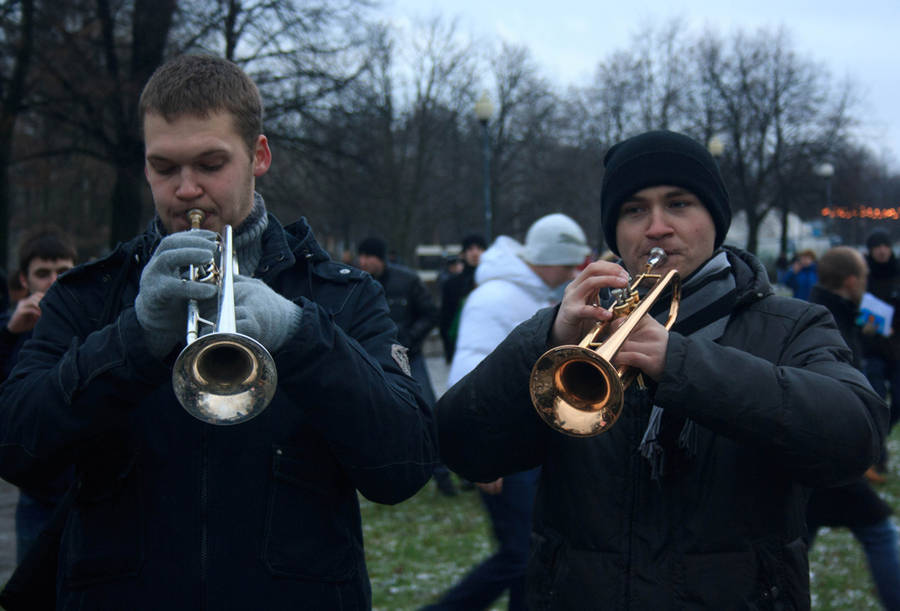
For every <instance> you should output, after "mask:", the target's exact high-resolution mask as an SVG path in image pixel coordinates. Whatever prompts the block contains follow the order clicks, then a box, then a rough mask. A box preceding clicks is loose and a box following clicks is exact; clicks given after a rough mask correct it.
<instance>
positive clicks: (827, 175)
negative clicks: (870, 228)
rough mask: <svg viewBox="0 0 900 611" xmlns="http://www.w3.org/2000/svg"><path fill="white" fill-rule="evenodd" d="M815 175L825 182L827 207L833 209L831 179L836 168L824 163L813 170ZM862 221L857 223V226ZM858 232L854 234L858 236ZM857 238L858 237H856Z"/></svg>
mask: <svg viewBox="0 0 900 611" xmlns="http://www.w3.org/2000/svg"><path fill="white" fill-rule="evenodd" d="M813 173H815V175H816V176H818V177H819V178H821V179H823V180H824V181H825V206H826V207H827V208H829V209H830V208H831V177H832V176H834V166H833V165H832V164H830V163H828V162H827V161H826V162H823V163H820V164H819V165H817V166H816V167H814V168H813ZM861 222H862V220H859V221H857V226H858V225H859V223H861ZM856 233H857V232H854V234H856ZM854 237H856V236H854Z"/></svg>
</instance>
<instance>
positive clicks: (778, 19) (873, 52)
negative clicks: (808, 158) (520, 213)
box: [383, 0, 900, 171]
mask: <svg viewBox="0 0 900 611" xmlns="http://www.w3.org/2000/svg"><path fill="white" fill-rule="evenodd" d="M383 2H384V8H383V11H384V13H385V15H387V16H390V17H391V18H392V19H396V20H400V21H401V22H402V21H404V20H413V19H415V18H419V17H429V16H432V15H434V14H441V15H444V16H445V17H448V18H451V17H456V18H458V19H459V25H460V29H461V30H462V31H463V32H466V33H470V34H472V35H474V36H479V37H485V38H486V39H487V40H505V41H509V42H513V43H516V44H521V45H524V46H526V47H528V48H529V49H530V50H531V52H532V54H533V56H534V58H535V60H536V61H537V62H538V63H539V65H541V66H542V68H543V70H544V75H545V76H546V77H548V78H550V79H551V80H554V81H555V82H557V83H558V84H559V85H561V86H563V87H564V86H566V85H582V84H585V83H587V82H588V81H589V80H590V77H591V75H592V74H593V72H594V68H595V67H596V65H597V63H598V62H599V61H600V60H602V59H604V58H606V57H607V56H608V55H609V53H610V52H612V51H614V50H618V49H624V48H626V46H627V44H628V43H629V41H630V40H631V39H632V36H633V35H634V34H635V33H636V32H637V31H640V30H642V29H643V27H642V26H644V25H646V24H648V23H651V24H655V25H656V26H661V25H664V24H665V23H666V22H668V21H669V20H670V19H672V18H675V17H678V18H681V19H683V20H684V21H685V23H686V24H687V27H688V28H689V30H690V32H691V34H696V33H699V32H701V31H702V30H703V29H704V28H705V27H707V26H708V27H711V28H713V29H715V30H716V31H718V32H719V33H721V34H723V35H728V34H730V33H733V32H734V31H735V30H737V29H743V30H745V31H748V32H752V31H754V30H756V29H758V28H760V27H764V26H765V27H772V28H774V27H777V26H785V27H786V29H787V31H788V32H789V34H790V35H791V39H792V41H793V45H794V49H795V51H797V52H798V54H799V55H800V56H801V57H803V58H805V59H810V60H813V61H816V62H820V63H822V64H824V65H825V66H826V67H827V68H828V70H829V71H830V72H831V74H832V76H833V77H834V82H835V83H837V82H838V81H840V80H843V79H844V78H846V77H850V78H852V79H853V82H854V83H855V84H856V87H857V90H858V92H859V94H860V97H861V98H862V100H863V101H862V103H861V105H860V106H859V107H858V108H857V109H856V112H855V114H856V116H857V117H859V118H860V119H861V120H862V121H863V125H862V126H861V127H860V129H859V130H858V137H859V139H860V140H861V141H863V142H865V143H866V144H867V145H868V146H869V147H870V148H871V149H872V150H873V151H875V153H876V154H878V155H880V156H882V158H883V159H885V161H887V162H888V163H889V164H890V166H891V168H892V169H893V170H895V171H900V0H852V1H851V0H841V1H838V0H817V1H815V2H813V1H810V0H732V1H730V2H729V1H727V0H726V1H721V0H620V1H618V2H598V1H597V0H584V1H581V0H383Z"/></svg>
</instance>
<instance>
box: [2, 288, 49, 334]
mask: <svg viewBox="0 0 900 611" xmlns="http://www.w3.org/2000/svg"><path fill="white" fill-rule="evenodd" d="M43 298H44V293H41V292H37V293H32V294H31V295H29V296H28V297H26V298H25V299H20V300H19V302H18V303H16V309H15V310H13V313H12V316H11V317H10V319H9V322H8V323H6V328H7V329H8V330H9V332H10V333H15V334H16V335H19V334H21V333H27V332H28V331H31V330H32V329H34V326H35V325H36V324H37V321H38V319H39V318H40V317H41V306H40V303H41V299H43Z"/></svg>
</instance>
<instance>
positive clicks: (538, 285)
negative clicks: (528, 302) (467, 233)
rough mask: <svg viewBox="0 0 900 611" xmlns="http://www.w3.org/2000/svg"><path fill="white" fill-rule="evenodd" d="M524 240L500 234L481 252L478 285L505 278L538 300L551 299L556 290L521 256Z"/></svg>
mask: <svg viewBox="0 0 900 611" xmlns="http://www.w3.org/2000/svg"><path fill="white" fill-rule="evenodd" d="M522 248H523V246H522V244H520V243H519V242H517V241H516V240H514V239H512V238H511V237H509V236H505V235H502V236H499V237H498V238H497V239H496V240H494V243H493V244H491V247H490V248H488V249H487V250H486V251H484V253H482V255H481V260H480V261H479V263H478V268H477V269H476V270H475V285H476V286H482V285H484V284H487V283H488V282H492V281H495V280H502V281H504V282H509V283H511V284H514V285H515V286H517V287H519V288H520V289H521V290H522V291H524V292H525V293H527V294H528V295H529V297H531V298H533V299H534V300H535V301H536V302H548V303H549V302H551V301H553V300H554V299H553V298H554V295H555V294H556V290H554V289H552V288H551V287H549V286H547V285H546V284H545V283H544V281H543V280H541V278H540V276H538V275H537V274H536V273H534V271H532V269H531V268H530V267H529V266H528V264H527V263H525V261H523V260H522V258H521V257H520V256H519V254H520V253H521V252H522Z"/></svg>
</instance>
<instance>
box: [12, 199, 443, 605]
mask: <svg viewBox="0 0 900 611" xmlns="http://www.w3.org/2000/svg"><path fill="white" fill-rule="evenodd" d="M154 247H155V244H154V243H153V239H152V237H151V236H150V235H146V234H145V235H143V236H141V237H139V238H137V239H135V240H133V241H132V242H130V243H128V244H127V245H125V246H122V247H120V248H119V249H118V250H116V251H115V252H114V253H113V254H112V255H111V256H109V257H108V258H106V259H104V260H102V261H99V262H97V263H93V264H90V265H86V266H83V267H81V268H79V269H76V270H74V271H72V272H71V273H69V274H68V275H66V276H64V277H62V278H60V280H59V281H58V282H57V283H56V284H54V286H53V288H52V289H51V290H50V291H49V292H48V293H47V295H46V297H45V298H44V301H43V302H42V304H41V308H42V310H43V315H42V316H41V320H40V323H39V324H38V326H37V327H36V329H35V332H34V337H33V339H32V340H31V341H30V342H28V343H27V344H26V345H25V347H24V348H23V349H22V352H21V353H20V358H19V363H18V365H17V367H16V368H15V370H14V371H13V373H12V376H11V377H10V379H9V380H8V381H7V382H6V384H5V385H4V386H3V387H2V389H0V475H2V476H3V477H4V478H5V479H8V480H9V481H11V482H12V483H14V484H17V485H25V486H27V485H29V484H33V483H36V482H40V481H44V480H46V479H47V478H49V477H52V476H53V475H54V474H56V473H58V472H60V471H61V470H62V469H63V468H65V467H66V465H68V464H70V463H74V464H75V466H76V469H77V471H78V475H79V477H80V488H79V489H78V494H77V497H76V501H75V506H74V509H73V510H72V511H71V513H70V515H69V516H68V520H67V522H66V525H65V531H64V533H63V541H62V550H61V555H60V558H59V570H58V581H57V584H58V586H57V587H58V603H59V608H61V609H148V610H150V609H152V610H158V609H296V608H308V609H366V608H369V607H370V606H371V602H370V601H371V597H370V587H369V581H368V576H367V574H366V565H365V561H364V556H363V541H362V529H361V525H360V513H359V504H358V501H357V491H358V492H359V493H361V494H363V495H364V496H365V497H367V498H368V499H370V500H373V501H375V502H379V503H397V502H399V501H402V500H404V499H406V498H408V497H409V496H411V495H412V494H414V493H415V492H416V491H417V490H419V488H420V487H421V486H423V485H424V484H425V482H426V481H427V480H428V478H429V476H430V474H431V471H432V468H433V464H434V460H435V458H436V445H435V443H434V441H435V440H434V433H433V422H432V417H431V414H430V411H429V408H428V406H427V405H426V404H425V402H424V401H423V400H422V398H421V397H420V394H419V390H418V386H417V385H416V383H415V382H414V381H413V380H412V378H410V377H408V376H407V375H405V374H404V373H403V372H402V370H401V367H400V365H399V364H398V363H397V362H395V360H394V357H392V352H393V353H394V354H396V352H397V351H396V350H394V351H392V346H393V345H394V344H395V342H396V341H397V340H396V333H397V332H396V327H395V326H394V323H393V322H392V321H391V320H390V318H389V317H388V310H387V306H386V304H385V302H384V299H383V297H382V292H381V287H380V286H379V285H378V284H377V283H376V282H375V281H374V280H372V279H371V278H370V277H369V276H368V275H367V274H364V273H362V272H359V271H358V270H355V269H353V268H350V267H348V266H345V265H341V264H339V263H335V262H332V261H331V260H330V259H329V258H328V256H327V254H326V253H325V252H324V251H323V250H322V249H321V248H320V247H319V246H318V245H317V244H316V241H315V239H314V238H313V236H312V232H311V231H310V229H309V227H308V226H307V225H306V223H305V221H301V222H299V223H297V224H295V225H294V226H292V227H289V228H288V229H287V230H285V229H282V227H281V226H280V225H279V223H278V222H277V221H276V220H275V218H274V217H271V216H270V218H269V225H268V228H267V229H266V231H265V233H264V234H263V256H262V260H261V261H260V264H259V267H258V268H257V275H258V276H259V277H260V278H262V279H263V280H264V281H265V282H266V283H267V284H269V285H270V286H272V287H273V288H274V289H275V290H277V291H278V292H279V293H280V294H282V295H284V296H286V297H288V298H290V299H292V300H293V301H294V302H295V303H297V304H298V305H300V306H301V307H302V310H303V312H302V319H301V323H300V328H299V330H298V331H297V332H296V334H295V335H294V336H292V337H291V338H290V339H289V340H288V341H287V343H286V344H285V346H284V347H283V348H282V349H281V350H279V351H278V352H277V353H275V354H274V355H273V356H274V358H275V363H276V366H277V368H278V375H279V385H278V390H277V392H276V394H275V397H274V399H273V401H272V403H271V404H270V405H269V407H268V409H266V410H265V411H264V412H263V413H262V414H261V415H259V416H257V417H256V418H255V419H253V420H250V421H248V422H245V423H243V424H240V425H236V426H219V427H217V426H212V425H208V424H204V423H202V422H200V421H198V420H196V419H194V418H193V417H192V416H190V415H188V413H187V412H185V410H184V409H182V408H181V406H180V405H179V404H178V403H177V402H176V399H175V396H174V394H173V392H172V384H171V365H172V359H174V356H175V355H176V354H177V350H176V351H175V352H173V354H172V355H170V356H169V357H168V358H167V359H166V361H165V362H163V361H159V360H157V359H155V358H154V357H152V356H151V355H150V353H149V351H148V350H147V347H146V343H145V340H144V334H143V331H142V330H141V328H140V326H139V325H138V322H137V319H136V316H135V313H134V308H133V304H134V299H135V296H136V294H137V291H138V287H139V284H138V283H139V279H140V273H141V269H142V268H143V266H144V265H145V263H146V262H147V260H148V258H149V256H150V254H151V253H152V249H153V248H154ZM106 320H110V321H111V322H109V323H107V322H105V321H106Z"/></svg>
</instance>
